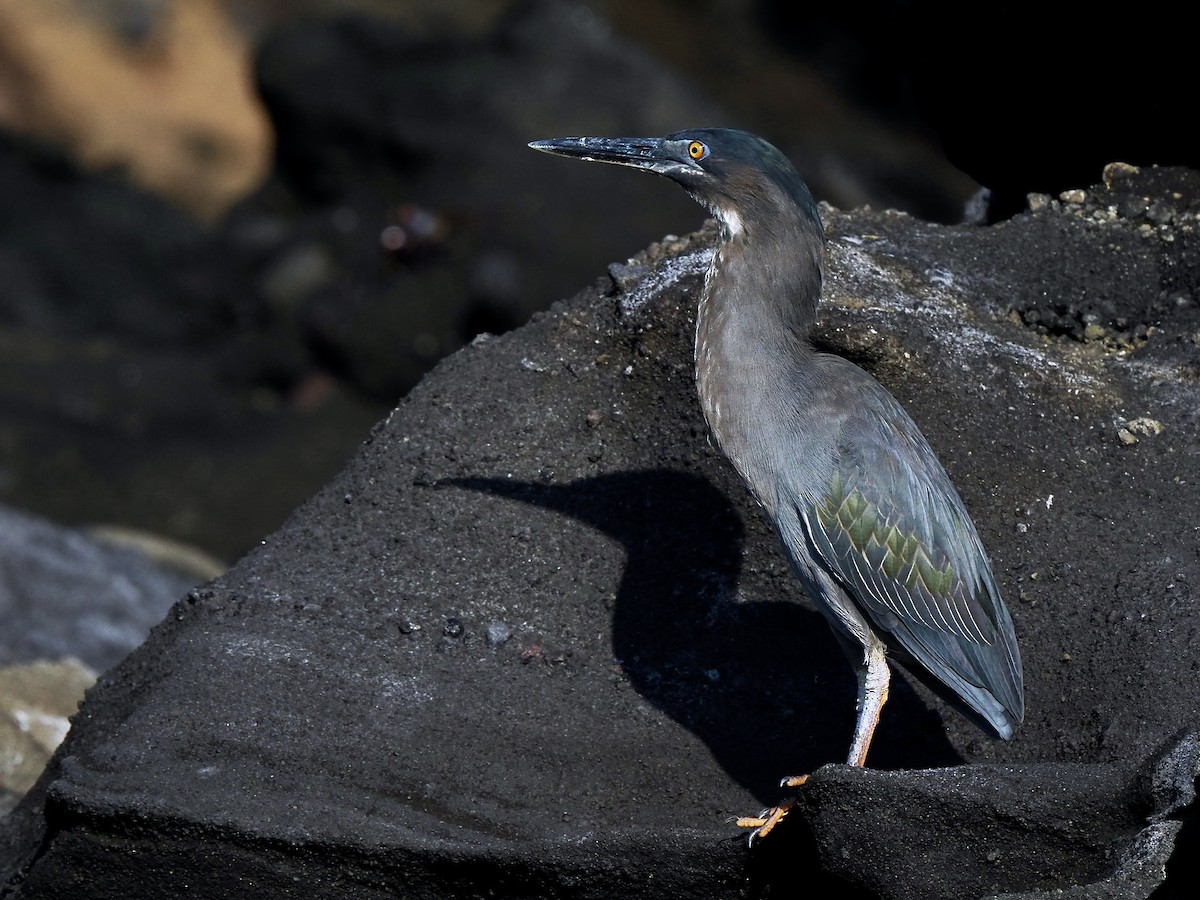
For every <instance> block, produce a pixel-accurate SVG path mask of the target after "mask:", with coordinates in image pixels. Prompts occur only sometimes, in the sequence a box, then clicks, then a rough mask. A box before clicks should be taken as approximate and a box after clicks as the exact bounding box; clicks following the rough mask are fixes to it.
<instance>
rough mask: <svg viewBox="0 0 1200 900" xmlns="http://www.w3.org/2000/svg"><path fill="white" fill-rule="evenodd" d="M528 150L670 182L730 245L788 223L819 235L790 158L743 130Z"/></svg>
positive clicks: (574, 140) (577, 141) (561, 141)
mask: <svg viewBox="0 0 1200 900" xmlns="http://www.w3.org/2000/svg"><path fill="white" fill-rule="evenodd" d="M529 146H530V147H532V148H533V149H534V150H541V151H542V152H543V153H553V154H555V155H557V156H570V157H574V158H575V159H582V160H587V161H589V162H606V163H614V164H616V165H621V166H632V167H633V168H635V169H644V170H645V171H647V172H654V173H655V174H657V175H663V176H665V177H667V178H670V179H671V180H672V181H676V182H678V183H679V184H680V185H682V186H683V188H684V189H685V190H686V191H687V192H688V193H689V194H691V195H692V197H693V198H695V200H696V201H697V202H699V203H700V204H702V205H703V206H705V207H707V208H708V209H709V211H710V212H712V214H713V215H714V216H715V217H716V218H717V219H718V220H719V221H720V222H721V225H722V227H723V228H724V230H725V234H726V238H727V239H728V238H733V237H736V236H737V235H739V234H741V233H742V232H743V231H745V230H746V229H751V230H754V229H757V228H762V227H771V228H775V227H778V226H780V225H783V224H790V223H791V222H797V223H802V224H808V225H812V224H815V225H816V227H817V230H818V232H819V231H820V230H821V219H820V216H819V215H818V214H817V206H816V204H815V203H814V202H813V198H812V194H811V193H809V190H808V186H807V185H806V184H805V183H804V180H803V179H802V178H801V177H800V175H799V174H798V173H797V172H796V169H795V168H794V167H793V166H792V164H791V163H790V162H789V161H788V158H787V157H786V156H784V155H783V154H782V153H780V152H779V151H778V150H777V149H776V148H775V147H774V146H772V145H771V144H769V143H768V142H767V141H765V140H763V139H762V138H760V137H759V136H758V135H755V134H750V133H749V132H747V131H736V130H733V129H729V128H697V129H693V130H690V131H677V132H675V133H674V134H668V135H667V136H666V137H662V138H603V137H568V138H553V139H551V140H547V141H533V142H532V143H530V145H529Z"/></svg>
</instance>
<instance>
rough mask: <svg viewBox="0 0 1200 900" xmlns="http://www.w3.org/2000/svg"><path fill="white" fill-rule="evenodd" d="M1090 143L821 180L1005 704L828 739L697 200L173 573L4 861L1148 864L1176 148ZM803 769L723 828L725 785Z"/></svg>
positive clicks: (221, 893)
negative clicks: (927, 170) (266, 534)
mask: <svg viewBox="0 0 1200 900" xmlns="http://www.w3.org/2000/svg"><path fill="white" fill-rule="evenodd" d="M1107 177H1108V184H1107V185H1106V186H1099V187H1097V188H1095V189H1094V190H1093V191H1091V192H1088V193H1086V194H1080V195H1079V196H1077V197H1072V198H1071V202H1066V201H1063V202H1060V201H1058V200H1054V201H1050V200H1045V199H1044V200H1041V201H1039V202H1038V203H1037V206H1038V209H1037V211H1035V212H1031V213H1029V214H1026V215H1023V216H1020V217H1018V218H1017V219H1015V220H1013V221H1011V222H1009V223H1006V224H1005V225H1003V226H997V227H991V228H945V227H937V226H932V225H927V224H924V223H921V222H919V221H916V220H913V219H910V218H908V217H906V216H901V215H894V214H886V213H883V214H871V213H864V212H858V213H851V214H841V213H838V212H836V211H832V210H827V211H826V217H827V222H828V226H829V233H830V244H829V272H830V278H829V282H828V290H827V302H826V305H825V307H824V313H823V319H822V322H821V324H820V326H819V329H818V335H817V336H818V338H819V341H820V343H821V344H822V345H824V346H825V347H827V348H829V349H832V350H835V351H836V352H840V353H843V354H845V355H847V356H849V357H851V358H853V359H855V360H856V361H858V362H859V363H860V364H862V365H864V366H865V367H866V368H868V369H869V370H871V371H872V372H874V373H875V374H876V376H877V377H879V378H880V380H881V381H883V382H884V383H885V384H886V385H887V386H888V387H889V388H890V389H892V391H893V392H894V393H895V394H896V395H897V397H898V398H899V399H900V400H901V401H902V402H903V403H905V404H906V406H907V407H908V408H909V410H910V411H911V412H912V414H913V416H914V417H915V418H916V420H917V421H918V423H919V424H920V425H921V426H922V428H923V429H924V431H925V433H926V435H927V436H928V437H929V439H930V441H931V443H932V444H933V446H934V447H935V449H937V450H938V452H939V453H940V455H941V458H942V459H943V461H944V462H945V464H946V467H947V469H948V470H949V472H950V474H951V476H952V477H953V478H954V480H955V482H956V484H957V485H958V487H959V489H960V492H961V493H962V495H963V497H964V500H965V501H966V503H967V506H968V507H969V508H970V509H971V511H972V513H973V515H974V517H975V520H976V522H977V523H978V525H979V528H980V532H981V535H982V537H983V539H984V543H985V544H986V545H987V546H988V547H989V549H990V552H991V555H992V557H993V561H994V564H995V569H996V574H997V576H998V578H999V581H1000V583H1001V585H1002V588H1003V590H1004V593H1005V596H1006V597H1007V599H1008V602H1009V606H1010V608H1011V610H1012V613H1013V618H1014V621H1015V624H1016V628H1017V633H1018V635H1019V637H1020V640H1021V645H1022V652H1023V656H1024V661H1025V677H1026V688H1027V708H1028V713H1027V718H1026V721H1025V724H1024V726H1023V728H1022V729H1021V730H1020V731H1019V733H1018V735H1017V736H1016V738H1015V739H1014V740H1013V741H1012V742H1011V743H1007V744H1006V743H1000V742H994V741H991V740H989V739H988V738H987V737H986V736H985V735H983V734H982V733H981V732H979V731H977V730H976V729H975V728H974V727H973V726H971V725H970V724H968V723H967V722H966V721H965V720H964V719H962V718H961V717H960V716H959V715H957V714H956V713H954V712H953V711H951V710H948V709H947V708H946V707H944V706H943V705H942V704H941V703H940V701H939V700H938V699H937V698H936V697H934V696H933V695H932V694H930V693H929V692H928V691H927V690H926V689H925V688H924V687H922V686H921V685H920V684H919V683H918V682H915V681H912V680H911V679H905V678H898V679H897V681H896V683H895V686H894V690H893V696H892V700H891V702H890V704H889V706H888V707H887V709H886V710H885V712H884V719H883V723H882V725H881V728H880V731H879V733H878V735H877V740H876V745H875V747H874V749H873V751H872V760H871V761H872V765H873V766H874V767H875V768H874V769H873V770H869V771H851V770H847V769H846V768H845V767H842V766H836V765H834V766H828V767H823V768H822V766H823V764H825V763H829V762H830V761H833V760H837V759H839V758H841V757H842V755H843V754H844V752H845V747H846V743H847V741H848V739H849V735H850V730H851V724H852V719H853V679H852V677H851V674H850V671H849V669H848V667H847V666H846V664H845V661H844V660H843V659H842V658H841V656H840V653H839V651H838V649H837V647H836V644H835V642H834V641H833V640H832V639H831V637H830V635H829V633H828V629H827V627H826V626H825V624H824V623H823V622H822V620H821V619H820V618H819V616H818V615H817V614H816V613H815V612H813V611H812V610H811V609H810V608H809V607H808V606H807V604H806V602H805V601H804V600H803V598H802V596H801V594H800V592H799V590H798V588H797V586H796V584H795V580H794V579H793V577H792V576H791V575H790V573H789V572H788V570H787V566H786V563H785V562H784V560H783V558H782V556H781V553H780V551H779V550H778V548H777V546H776V544H775V539H774V537H773V536H772V534H771V532H770V528H769V526H768V525H767V524H766V523H765V522H764V520H763V518H762V516H761V514H760V512H759V511H758V510H757V509H756V508H755V507H754V505H753V504H752V502H750V501H749V500H748V498H747V495H746V493H745V491H744V490H743V489H742V488H741V486H740V485H739V484H738V482H737V479H736V476H734V475H733V474H732V472H731V470H730V469H729V467H728V466H727V465H726V464H725V463H724V462H723V460H722V459H721V458H720V456H719V454H718V453H717V452H716V451H715V450H713V449H712V448H711V447H710V446H709V444H708V441H707V438H706V436H705V429H704V426H703V423H702V421H701V419H700V415H699V411H698V408H697V404H696V402H695V400H694V396H693V386H692V383H691V361H690V354H691V349H690V342H691V330H692V324H693V315H694V306H695V300H696V295H697V293H698V290H699V285H700V283H701V279H702V276H703V272H704V270H705V267H706V265H707V261H708V258H709V253H710V252H711V240H712V232H711V231H709V232H706V233H702V234H700V235H697V236H693V237H691V238H689V239H685V240H676V241H670V242H667V243H665V244H663V245H662V246H656V247H654V248H652V250H651V252H650V253H649V254H648V255H646V256H643V257H640V258H638V259H635V260H632V261H631V262H630V263H628V264H626V265H621V266H614V267H613V269H612V273H611V275H612V277H611V278H610V279H607V280H603V281H601V282H598V283H597V284H596V285H595V286H594V287H593V288H592V289H591V290H589V291H585V292H583V293H582V294H580V295H579V296H577V297H576V298H574V299H573V300H571V301H569V302H566V303H562V304H558V305H556V306H555V308H554V309H552V310H551V311H550V312H549V313H547V314H544V315H541V316H539V317H537V318H536V319H535V320H534V321H533V322H532V323H531V324H529V325H528V326H526V327H524V328H522V329H520V330H519V331H516V332H513V333H510V334H508V335H505V336H503V337H499V338H481V339H479V340H477V341H476V342H475V343H474V344H472V345H471V346H469V347H468V348H466V349H464V350H463V351H462V352H460V353H458V354H455V355H454V356H452V357H450V358H449V359H447V360H445V361H443V362H442V363H441V364H440V365H439V366H438V367H437V369H436V370H435V371H434V372H433V373H432V374H431V375H430V376H429V377H427V378H426V379H425V380H424V381H423V382H422V383H421V384H420V385H419V386H418V387H417V388H416V389H415V390H414V391H413V392H412V393H411V394H410V395H409V396H408V397H407V398H406V399H405V400H404V401H403V402H402V403H401V404H400V406H399V407H398V408H397V409H396V410H395V411H394V412H393V413H392V415H390V416H389V417H388V418H387V419H386V420H385V421H383V422H381V423H380V424H379V425H378V427H377V428H376V429H375V431H374V432H373V433H372V435H371V437H370V438H369V439H368V440H367V441H366V443H365V444H364V445H363V447H362V449H361V452H360V453H359V455H358V456H357V457H356V458H355V459H354V460H353V461H352V462H351V463H350V464H349V465H348V466H347V467H346V468H345V469H344V471H342V473H341V474H340V475H339V476H338V477H337V478H335V479H334V480H333V481H332V482H331V483H330V484H329V485H328V486H327V487H326V488H325V489H324V490H322V491H321V492H320V493H319V494H317V495H316V496H315V497H313V498H312V499H311V500H310V501H309V502H308V503H306V504H305V505H304V506H303V507H301V508H300V509H299V510H297V512H296V513H295V514H294V515H293V517H292V518H291V519H290V520H289V521H288V522H287V523H286V524H285V525H284V526H283V528H281V529H280V530H279V531H278V532H277V533H276V534H275V535H274V536H273V537H271V538H270V539H269V540H267V541H266V542H265V543H264V544H263V545H262V546H261V547H259V548H258V549H256V550H255V551H253V552H252V553H251V554H250V555H248V556H247V557H246V558H245V559H243V560H242V561H241V562H240V563H239V564H238V565H237V566H236V567H235V568H234V569H233V570H231V571H230V572H229V573H227V574H226V575H225V576H223V577H221V578H219V579H217V580H216V581H214V582H212V583H211V584H209V585H208V586H206V587H205V588H203V589H199V590H195V591H193V592H191V593H190V594H189V595H188V597H187V598H186V599H184V600H182V601H181V602H179V603H178V604H177V605H176V606H175V607H174V609H173V610H172V611H171V613H170V615H169V616H168V617H167V619H166V620H165V621H164V622H163V623H162V624H161V625H160V626H159V627H158V628H156V629H155V631H154V632H153V633H152V635H151V637H150V638H149V640H148V641H147V642H146V644H144V645H143V646H142V647H141V648H139V650H138V651H136V652H135V653H134V654H132V655H131V656H130V657H129V658H128V659H127V660H126V661H125V662H124V663H122V664H121V665H120V666H118V667H117V668H116V669H115V670H113V671H111V672H109V673H108V674H106V675H105V676H103V677H102V678H101V681H100V683H99V685H98V686H97V687H96V688H95V689H93V691H92V692H91V693H90V694H89V696H88V699H87V701H86V702H85V704H84V706H83V708H82V709H81V711H80V713H79V714H78V716H77V717H76V718H75V720H74V724H73V727H72V731H71V734H70V735H69V737H68V739H67V741H66V742H65V743H64V745H63V746H62V748H61V749H60V751H59V753H58V755H57V756H56V758H55V760H54V761H53V762H52V764H51V766H50V767H49V769H48V770H47V773H46V775H45V776H44V777H43V779H42V780H41V782H40V783H39V785H38V787H37V788H36V789H35V790H34V791H33V792H31V794H30V795H29V796H28V797H27V798H26V800H25V802H24V803H23V804H22V805H21V806H20V807H19V808H18V809H17V811H16V812H15V813H14V814H13V815H12V816H10V817H9V818H8V819H7V820H6V821H5V822H4V823H3V826H2V828H0V861H2V864H3V865H4V868H0V884H7V890H6V891H5V892H4V893H5V895H6V896H12V897H21V898H41V897H63V896H84V895H86V896H88V897H93V898H103V897H118V896H120V897H151V896H153V897H159V896H171V895H179V894H181V893H184V892H185V891H186V892H187V893H188V894H189V895H190V896H194V897H226V896H233V895H254V896H258V897H283V896H294V895H295V894H296V892H297V891H300V892H302V893H304V894H306V895H311V896H323V897H356V898H364V897H384V896H396V895H403V896H407V897H435V896H436V897H452V896H461V897H483V896H496V897H500V896H513V897H563V896H571V897H612V896H622V897H659V896H662V895H663V893H664V890H665V891H667V892H669V893H670V894H671V895H673V896H689V897H701V898H703V897H729V896H739V895H743V896H791V895H794V894H797V893H800V892H801V891H805V892H808V893H811V892H813V891H817V892H818V893H817V894H814V895H820V894H819V892H820V890H821V889H822V888H830V887H833V886H835V885H836V886H840V889H841V890H842V891H843V895H845V896H881V897H896V898H909V897H935V896H950V897H968V896H987V895H991V896H996V895H1017V896H1020V897H1039V898H1040V897H1050V896H1067V897H1089V898H1092V897H1094V898H1100V897H1116V896H1122V897H1146V896H1150V894H1151V892H1152V891H1153V892H1155V893H1154V896H1155V897H1156V898H1161V897H1163V896H1183V894H1181V893H1179V891H1180V889H1181V886H1186V885H1187V884H1188V882H1187V880H1186V879H1187V873H1186V871H1185V860H1184V859H1181V858H1177V856H1173V855H1172V851H1173V850H1175V852H1176V854H1177V855H1181V854H1186V853H1187V848H1188V847H1191V848H1192V849H1193V850H1194V847H1195V826H1196V817H1195V808H1196V807H1195V801H1194V791H1193V782H1194V779H1195V777H1196V774H1197V757H1198V754H1197V751H1196V745H1197V738H1196V737H1195V736H1194V732H1195V730H1196V727H1197V723H1198V722H1200V694H1198V692H1197V690H1196V687H1195V685H1196V680H1197V665H1198V663H1197V660H1196V656H1195V652H1194V648H1195V647H1196V645H1197V639H1198V637H1200V604H1198V603H1197V593H1196V592H1197V585H1198V584H1200V559H1198V555H1197V541H1196V537H1197V535H1196V530H1195V523H1194V515H1193V514H1192V513H1190V512H1189V511H1194V510H1195V509H1198V508H1200V480H1198V479H1197V471H1200V465H1198V463H1200V459H1198V453H1200V450H1198V447H1200V443H1198V441H1197V437H1198V431H1200V418H1198V417H1200V413H1198V410H1200V396H1198V393H1200V391H1198V387H1197V377H1198V375H1200V354H1198V349H1200V348H1198V347H1197V340H1200V308H1198V306H1197V299H1198V297H1200V256H1198V254H1197V239H1196V233H1197V231H1196V230H1197V225H1198V222H1197V213H1198V211H1200V188H1198V176H1197V175H1196V174H1195V173H1191V172H1186V171H1181V170H1148V171H1144V172H1140V173H1139V172H1136V171H1133V170H1128V169H1123V168H1120V167H1117V168H1112V169H1110V170H1108V172H1107ZM1152 211H1154V212H1152ZM1036 310H1042V311H1045V312H1047V313H1052V314H1053V316H1054V317H1056V318H1055V321H1057V322H1065V321H1069V320H1071V319H1078V320H1079V322H1080V323H1081V324H1082V326H1083V327H1082V329H1081V331H1080V333H1079V335H1078V337H1077V336H1076V335H1075V333H1074V331H1073V330H1072V329H1070V328H1065V329H1063V328H1048V327H1046V326H1045V325H1044V323H1042V322H1041V320H1040V318H1038V319H1036V320H1035V318H1034V317H1033V316H1032V315H1031V312H1032V311H1036ZM1139 326H1140V327H1139ZM1189 732H1190V733H1192V734H1190V735H1189ZM809 770H816V771H815V774H814V777H813V779H812V780H811V782H810V784H809V785H808V786H806V788H805V789H804V790H803V791H802V793H801V802H800V805H799V807H798V811H799V812H798V814H797V815H796V816H794V817H792V818H791V819H789V820H788V822H786V823H785V824H784V826H783V827H781V828H780V829H779V831H778V832H777V833H776V834H775V835H773V836H772V837H771V838H770V839H769V840H767V841H764V842H763V843H762V844H761V845H760V846H759V847H756V848H755V849H754V850H753V851H747V849H746V846H745V841H744V839H739V838H738V837H737V836H736V835H734V834H733V833H732V828H731V826H730V825H729V824H728V822H727V821H726V817H727V816H728V815H729V814H731V813H745V812H753V811H756V810H757V809H758V808H759V807H760V806H762V805H764V804H767V803H770V802H773V801H775V800H777V799H778V798H779V793H778V789H777V788H776V787H775V786H774V785H775V783H776V781H777V779H778V778H779V776H780V775H783V774H787V773H792V772H796V771H809ZM1177 842H1178V847H1177V845H1176V844H1177ZM1164 873H1167V874H1168V875H1169V878H1168V880H1167V882H1166V883H1165V884H1160V882H1162V881H1163V877H1164ZM78 884H86V886H87V887H86V891H81V890H80V889H78V888H77V887H76V885H78ZM298 886H299V887H298ZM847 886H849V887H850V890H847ZM1172 892H1174V893H1172Z"/></svg>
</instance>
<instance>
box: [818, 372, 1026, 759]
mask: <svg viewBox="0 0 1200 900" xmlns="http://www.w3.org/2000/svg"><path fill="white" fill-rule="evenodd" d="M865 383H867V384H869V387H868V389H867V390H866V392H865V393H866V394H867V395H868V396H866V397H864V398H863V400H864V403H863V405H862V406H861V407H860V408H859V410H857V411H855V412H854V413H851V414H850V416H848V417H847V418H846V419H845V420H844V421H843V425H842V432H841V433H842V438H843V439H842V441H841V442H840V445H839V447H838V450H837V452H836V454H835V457H834V466H833V470H832V471H831V472H830V473H829V480H828V483H827V485H826V488H825V491H824V494H823V495H822V494H819V493H818V496H817V497H816V498H815V500H811V501H807V502H805V501H800V502H799V504H798V505H799V506H800V507H801V508H800V509H799V510H798V512H799V513H800V518H801V521H802V523H803V527H804V529H805V531H806V533H807V537H808V539H809V541H811V544H812V547H813V548H814V549H815V550H816V553H817V555H818V557H819V560H820V561H821V562H822V563H823V564H824V566H825V567H826V568H827V569H828V570H829V571H830V572H831V573H832V574H833V575H834V577H835V578H836V579H837V581H838V582H839V583H840V584H841V585H842V586H843V588H844V589H845V591H846V593H847V594H848V595H849V596H850V597H851V598H852V599H853V600H854V601H855V602H856V603H857V604H858V605H859V606H860V608H862V609H863V610H864V611H865V612H866V613H868V615H869V617H870V618H871V620H872V621H873V622H874V624H875V626H876V627H877V628H878V629H879V630H880V631H882V632H885V633H887V634H889V635H890V636H891V638H892V640H893V641H894V642H896V643H898V644H899V645H900V646H901V647H902V648H903V649H904V650H906V651H907V652H908V653H909V654H910V655H912V656H913V657H915V658H916V659H917V660H918V661H919V662H920V663H921V664H922V665H924V666H925V667H926V668H927V669H929V671H931V672H932V673H933V674H934V675H936V676H937V677H938V678H939V679H940V680H941V681H943V682H944V683H946V684H947V685H949V686H950V687H951V688H953V689H954V691H955V692H956V693H957V694H959V696H961V697H962V698H963V699H964V700H966V701H967V702H968V704H969V705H971V706H972V707H973V708H975V709H976V711H978V712H980V713H981V714H983V715H984V716H985V717H986V718H987V719H988V720H989V721H991V722H992V724H993V725H994V726H995V727H996V728H997V730H998V731H999V732H1000V733H1001V734H1002V735H1004V736H1006V737H1007V736H1008V735H1009V734H1011V731H1012V727H1011V726H1012V725H1013V724H1015V723H1016V722H1019V721H1020V720H1021V717H1022V714H1023V709H1024V702H1023V699H1022V686H1021V664H1020V657H1019V653H1018V651H1017V646H1016V639H1015V636H1014V634H1013V627H1012V621H1011V619H1010V618H1009V615H1008V611H1007V610H1006V609H1005V608H1004V604H1003V603H1002V601H1001V599H1000V592H999V589H998V588H997V586H996V583H995V579H994V578H993V576H992V572H991V568H990V566H989V565H988V561H987V557H986V556H985V555H984V551H983V546H982V544H981V543H980V540H979V537H978V535H977V534H976V532H975V526H974V525H973V524H972V522H971V519H970V517H969V516H968V514H967V512H966V509H965V508H964V506H963V504H962V501H961V499H959V496H958V492H957V491H955V489H954V486H953V485H952V484H951V483H950V479H949V477H948V476H947V475H946V473H945V470H943V469H942V466H941V464H940V463H939V462H938V461H937V457H936V456H935V455H934V453H933V450H932V449H931V448H930V447H929V445H928V443H927V442H926V441H925V438H924V437H923V436H922V435H921V433H920V431H919V430H918V429H917V426H916V425H915V424H914V423H913V421H912V420H911V419H910V418H909V417H908V415H907V413H905V412H904V410H903V409H902V408H901V407H900V406H899V404H897V403H896V401H895V400H894V399H893V398H892V397H891V395H889V394H887V393H886V392H885V391H884V390H883V389H882V388H880V387H879V385H878V384H877V383H875V382H874V381H867V382H865Z"/></svg>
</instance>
